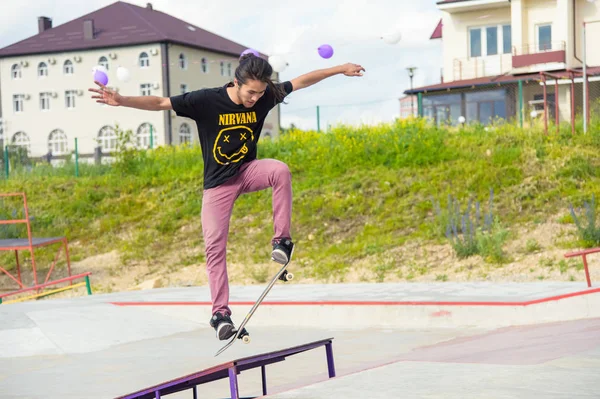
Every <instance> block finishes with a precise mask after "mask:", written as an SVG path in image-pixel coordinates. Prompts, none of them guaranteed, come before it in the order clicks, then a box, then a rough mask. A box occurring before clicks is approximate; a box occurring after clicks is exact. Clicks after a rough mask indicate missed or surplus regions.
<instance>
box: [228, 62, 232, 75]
mask: <svg viewBox="0 0 600 399" xmlns="http://www.w3.org/2000/svg"><path fill="white" fill-rule="evenodd" d="M227 76H233V64H232V63H231V62H228V63H227Z"/></svg>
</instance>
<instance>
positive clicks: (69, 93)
mask: <svg viewBox="0 0 600 399" xmlns="http://www.w3.org/2000/svg"><path fill="white" fill-rule="evenodd" d="M76 95H77V90H65V108H67V109H74V108H75V97H76Z"/></svg>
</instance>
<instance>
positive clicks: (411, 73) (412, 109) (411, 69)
mask: <svg viewBox="0 0 600 399" xmlns="http://www.w3.org/2000/svg"><path fill="white" fill-rule="evenodd" d="M416 69H417V67H414V66H411V67H408V68H406V70H407V71H408V76H409V77H410V91H411V92H412V89H413V77H414V76H415V70H416ZM410 113H411V115H412V116H415V96H414V94H413V93H410Z"/></svg>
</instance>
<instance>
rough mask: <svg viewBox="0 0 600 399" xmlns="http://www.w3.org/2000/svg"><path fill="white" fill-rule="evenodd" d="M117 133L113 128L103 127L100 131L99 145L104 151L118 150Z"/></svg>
mask: <svg viewBox="0 0 600 399" xmlns="http://www.w3.org/2000/svg"><path fill="white" fill-rule="evenodd" d="M117 140H118V138H117V132H116V131H115V128H113V127H112V126H108V125H106V126H103V127H102V128H101V129H100V130H99V131H98V144H99V145H100V148H101V149H102V151H106V152H111V151H116V150H117Z"/></svg>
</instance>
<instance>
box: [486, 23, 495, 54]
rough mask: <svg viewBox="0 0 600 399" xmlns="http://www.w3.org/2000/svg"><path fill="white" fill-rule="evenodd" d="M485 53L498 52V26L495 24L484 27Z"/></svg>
mask: <svg viewBox="0 0 600 399" xmlns="http://www.w3.org/2000/svg"><path fill="white" fill-rule="evenodd" d="M485 37H486V43H487V55H496V54H498V28H497V27H495V26H492V27H489V28H485Z"/></svg>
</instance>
